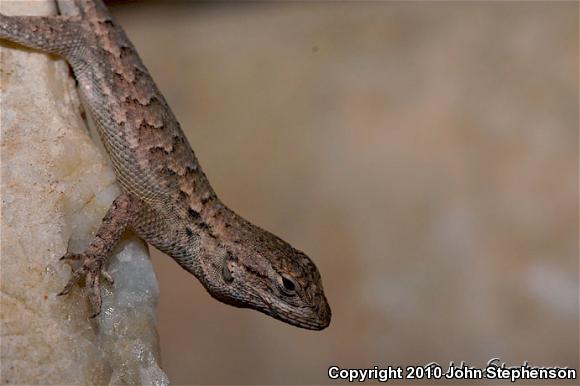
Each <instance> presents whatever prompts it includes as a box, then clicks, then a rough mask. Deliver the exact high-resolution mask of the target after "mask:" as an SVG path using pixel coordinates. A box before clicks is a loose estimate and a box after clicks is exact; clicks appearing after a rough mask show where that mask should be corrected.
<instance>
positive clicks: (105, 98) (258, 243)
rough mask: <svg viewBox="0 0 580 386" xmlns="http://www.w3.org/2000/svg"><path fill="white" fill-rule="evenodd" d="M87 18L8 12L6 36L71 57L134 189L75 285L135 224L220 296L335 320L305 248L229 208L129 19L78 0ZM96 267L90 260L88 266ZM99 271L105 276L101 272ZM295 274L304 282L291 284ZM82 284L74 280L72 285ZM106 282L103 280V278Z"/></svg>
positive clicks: (298, 316) (121, 175) (102, 132)
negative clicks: (130, 32)
mask: <svg viewBox="0 0 580 386" xmlns="http://www.w3.org/2000/svg"><path fill="white" fill-rule="evenodd" d="M72 1H73V3H74V4H75V6H76V8H77V10H78V12H79V13H78V17H75V18H72V19H71V18H69V17H62V18H58V17H56V18H29V17H6V16H4V15H0V37H1V38H6V39H9V40H12V41H15V42H19V43H21V44H24V45H27V46H29V47H33V48H38V49H41V50H44V51H48V52H54V53H57V54H60V55H62V56H64V57H65V58H66V59H67V61H68V62H69V63H70V65H71V67H72V69H73V72H74V74H75V77H76V79H77V81H78V84H79V90H80V94H81V96H82V99H83V100H84V102H85V105H86V107H87V109H88V112H89V114H90V115H91V117H93V119H94V121H95V123H96V126H97V131H98V133H99V136H100V137H101V139H102V142H103V144H104V146H105V149H106V151H107V153H108V154H109V156H110V159H111V162H112V164H113V167H114V169H115V172H116V174H117V178H118V180H119V182H120V184H121V186H122V187H123V190H124V193H123V194H122V195H121V196H119V198H118V199H117V200H116V204H115V205H113V206H112V207H111V209H110V210H109V213H108V214H107V217H106V219H105V221H104V222H103V224H102V225H101V228H100V229H99V232H98V234H99V235H104V236H103V237H104V238H102V239H100V240H96V244H94V245H95V246H94V250H91V251H90V254H87V253H85V254H83V255H78V256H84V257H83V260H84V262H83V264H82V265H81V267H85V268H82V269H80V270H76V271H75V272H74V274H73V278H72V279H71V281H70V282H69V284H68V285H67V288H68V289H70V287H71V285H72V284H74V282H75V281H76V280H77V279H78V278H79V277H81V276H83V275H85V274H87V272H85V271H83V269H85V270H86V269H89V268H90V269H89V270H90V272H89V273H90V275H88V276H87V277H89V278H92V279H91V280H92V281H91V280H89V287H90V289H91V292H92V293H93V296H94V297H93V300H94V301H93V304H95V308H96V309H97V313H98V308H99V307H100V296H99V295H98V294H99V291H98V280H96V279H95V277H98V274H99V272H101V270H102V268H103V267H104V262H105V261H106V257H107V254H108V252H109V251H110V249H111V248H112V246H113V245H114V244H115V243H116V242H117V240H118V237H119V236H120V234H121V233H122V232H123V231H124V229H125V228H126V227H132V228H133V229H134V230H135V231H136V232H137V233H138V234H139V235H140V236H141V237H142V238H144V239H145V240H146V241H147V242H149V243H150V244H152V245H154V246H156V247H157V248H159V249H160V250H162V251H163V252H165V253H167V254H168V255H170V256H171V257H172V258H173V259H175V260H176V261H177V262H178V263H179V264H180V265H181V266H182V267H183V268H185V269H186V270H188V271H190V272H192V273H193V274H194V275H195V276H196V277H197V278H198V279H199V280H200V281H201V282H202V283H203V285H204V287H205V288H206V289H207V290H208V291H209V292H210V293H211V294H212V295H213V296H214V297H216V298H217V299H219V300H222V301H224V302H226V303H229V304H232V305H235V306H240V307H251V308H254V309H256V310H259V311H261V312H264V313H266V314H269V315H271V316H273V317H275V318H278V319H280V320H283V321H286V322H288V323H291V324H295V325H297V326H300V327H304V328H311V329H321V328H324V327H326V326H327V325H328V323H329V322H330V308H329V306H328V303H327V302H326V298H325V297H324V293H323V290H322V284H321V279H320V275H319V273H318V270H317V269H316V267H315V266H314V264H313V263H312V261H311V260H310V259H309V258H308V257H307V256H306V255H305V254H304V253H302V252H300V251H298V250H296V249H294V248H293V247H292V246H290V245H289V244H288V243H286V242H284V241H283V240H281V239H280V238H278V237H276V236H275V235H273V234H271V233H269V232H267V231H265V230H263V229H261V228H259V227H257V226H255V225H253V224H251V223H250V222H248V221H246V220H244V219H243V218H242V217H240V216H238V215H237V214H235V213H234V212H233V211H231V210H230V209H228V208H227V207H225V206H224V205H223V204H222V203H221V201H220V200H219V198H218V197H217V196H216V194H215V192H214V191H213V189H212V188H211V186H210V184H209V181H208V179H207V177H206V176H205V174H204V172H203V170H202V169H201V167H200V165H199V163H198V161H197V159H196V157H195V154H194V153H193V151H192V149H191V147H190V145H189V142H188V141H187V139H186V138H185V135H184V134H183V132H182V130H181V128H180V126H179V124H178V123H177V120H176V118H175V116H174V115H173V113H172V112H171V110H170V108H169V106H168V105H167V102H166V101H165V99H164V98H163V96H162V95H161V93H160V92H159V90H158V89H157V87H156V85H155V83H154V82H153V79H152V78H151V76H150V75H149V73H148V72H147V69H146V67H145V66H144V64H143V63H142V62H141V59H140V58H139V56H138V54H137V52H136V51H135V49H134V47H133V45H132V44H131V42H130V41H129V39H128V38H127V36H126V35H125V33H124V31H123V30H122V28H121V27H120V26H119V25H117V24H116V22H115V21H114V20H113V18H112V17H111V16H110V15H109V13H108V11H107V9H106V7H105V6H104V4H103V3H102V2H101V1H100V0H91V1H89V0H72ZM87 267H88V268H87ZM95 275H97V276H95ZM283 279H284V280H286V282H288V281H291V282H292V283H293V286H295V291H294V292H293V293H292V294H291V295H289V294H288V291H290V290H289V289H288V288H286V289H284V288H282V287H281V285H282V283H284V280H283ZM71 283H72V284H71ZM95 283H96V284H95Z"/></svg>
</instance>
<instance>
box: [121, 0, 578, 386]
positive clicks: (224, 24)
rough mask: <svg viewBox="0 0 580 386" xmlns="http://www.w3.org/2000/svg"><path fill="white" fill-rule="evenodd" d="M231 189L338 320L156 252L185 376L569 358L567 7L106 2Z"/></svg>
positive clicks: (574, 187) (574, 330)
mask: <svg viewBox="0 0 580 386" xmlns="http://www.w3.org/2000/svg"><path fill="white" fill-rule="evenodd" d="M109 4H110V6H111V8H112V11H113V13H114V14H115V15H116V16H117V17H118V19H119V20H120V22H121V23H122V24H123V26H124V27H125V28H126V30H127V33H128V34H129V36H130V37H131V38H132V40H133V42H134V43H135V45H136V46H137V48H138V50H139V52H140V53H141V55H142V57H143V60H144V62H145V63H146V65H147V66H148V67H149V69H150V70H151V72H152V74H153V76H154V78H155V79H156V80H157V83H158V85H159V87H160V88H161V90H162V91H163V92H164V94H165V96H166V98H167V100H168V101H169V104H170V105H171V106H172V108H173V109H174V112H175V113H176V115H177V117H178V119H179V120H180V122H181V124H182V127H183V128H184V130H185V131H186V132H187V135H188V137H189V139H190V141H191V143H192V146H193V148H194V149H195V151H196V153H197V155H198V157H199V159H200V161H201V164H202V166H203V167H204V168H205V171H206V173H207V175H208V176H209V178H210V180H211V181H212V183H213V186H214V188H215V189H216V191H217V192H218V194H219V195H220V196H221V197H222V199H223V200H224V201H225V202H226V203H227V204H229V205H230V206H231V207H232V208H234V209H235V210H236V211H238V212H239V213H240V214H242V215H244V216H245V217H247V218H248V219H250V220H252V221H254V222H255V223H257V224H259V225H261V226H263V227H264V228H267V229H268V230H270V231H272V232H274V233H276V234H278V235H279V236H281V237H283V238H284V239H286V240H288V241H290V242H291V243H292V244H294V245H295V246H297V247H298V248H300V249H302V250H304V251H305V252H307V253H308V254H309V255H310V256H311V257H313V259H314V260H315V262H316V263H317V265H318V267H319V269H320V270H321V272H322V275H323V280H324V285H325V289H326V293H327V296H328V298H329V301H330V304H331V306H332V310H333V321H332V324H331V326H330V327H329V328H328V329H326V330H324V331H322V332H310V331H305V330H300V329H297V328H294V327H290V326H287V325H284V324H282V323H280V322H277V321H275V320H273V319H269V318H267V317H265V316H263V315H261V314H258V313H256V312H254V311H248V310H239V309H234V308H231V307H228V306H225V305H223V304H221V303H218V302H216V301H215V300H213V299H212V298H210V296H209V295H208V294H207V293H206V292H205V290H204V289H203V288H202V287H201V285H200V284H199V283H198V282H197V280H195V279H194V278H193V277H191V276H190V275H189V274H188V273H186V272H185V271H183V270H181V269H180V268H179V267H178V266H177V264H175V263H174V262H173V261H172V260H171V259H170V258H168V257H167V256H164V255H162V254H161V253H159V252H157V251H155V252H154V256H153V260H154V263H155V265H156V270H157V274H158V278H159V281H160V286H161V302H160V305H159V312H160V320H159V333H160V335H161V344H162V354H163V362H164V367H165V369H166V371H167V373H168V375H169V377H170V378H171V379H172V381H173V382H174V383H175V384H187V383H197V384H231V383H235V384H272V383H276V384H280V383H283V384H301V383H306V384H314V383H316V384H320V383H323V384H324V383H329V380H328V379H327V376H326V374H327V369H328V367H329V366H330V365H334V364H335V365H339V366H341V367H359V366H360V367H372V366H373V365H379V366H388V365H411V364H417V365H418V364H425V363H427V362H431V361H437V362H439V363H441V364H445V365H446V364H447V363H448V362H449V361H451V360H453V361H456V362H460V361H462V360H465V361H467V362H469V364H471V365H474V366H484V365H485V363H486V362H487V360H489V359H490V358H492V357H499V358H501V359H502V360H505V361H506V362H508V364H511V365H519V364H521V363H522V362H523V361H524V360H527V361H529V362H530V363H531V364H533V365H538V366H540V365H543V366H554V365H560V366H570V367H575V368H578V345H579V337H578V328H579V320H578V296H579V285H578V4H577V3H574V2H567V3H565V2H517V3H516V2H511V3H509V2H492V3H479V2H453V3H440V2H408V3H406V2H360V3H358V2H346V3H341V2H312V3H309V2H306V3H304V2H296V3H287V2H286V3H285V2H283V3H235V4H234V3H195V2H162V1H150V2H142V1H132V2H121V3H115V2H110V3H109Z"/></svg>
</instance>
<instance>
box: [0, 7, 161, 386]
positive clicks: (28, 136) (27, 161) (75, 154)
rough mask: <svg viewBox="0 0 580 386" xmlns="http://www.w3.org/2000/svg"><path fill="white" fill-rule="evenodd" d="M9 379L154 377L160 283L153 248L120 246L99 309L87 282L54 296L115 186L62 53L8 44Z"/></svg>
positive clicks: (18, 10)
mask: <svg viewBox="0 0 580 386" xmlns="http://www.w3.org/2000/svg"><path fill="white" fill-rule="evenodd" d="M0 10H1V12H3V13H6V14H27V15H46V14H52V13H54V12H55V5H54V3H53V1H52V0H50V1H34V2H12V1H2V2H0ZM0 44H1V46H0V49H1V52H0V55H1V62H0V77H1V78H0V79H1V80H0V108H1V110H0V112H1V116H0V125H1V196H2V213H1V215H2V217H1V261H0V268H1V273H0V279H1V280H0V307H1V313H0V327H1V331H0V332H1V342H0V349H1V361H0V362H1V367H0V370H1V376H0V382H1V383H2V384H107V383H109V384H119V383H124V384H158V385H163V384H167V383H168V379H167V377H166V375H165V374H164V373H163V371H162V370H161V369H160V355H159V346H158V336H157V332H156V330H155V326H156V322H157V316H156V311H155V307H156V303H157V298H158V292H159V291H158V286H157V281H156V278H155V274H154V272H153V269H152V265H151V262H150V260H149V257H148V251H147V248H146V246H145V245H144V244H143V243H142V242H141V241H139V240H138V239H137V238H135V237H134V236H132V235H130V234H128V235H126V237H125V238H124V239H123V240H122V242H121V243H120V244H119V246H118V247H117V248H116V249H115V253H114V256H112V258H111V259H110V262H109V272H110V273H111V274H112V275H113V277H114V278H115V280H116V282H115V285H114V291H113V290H112V288H111V287H106V288H105V289H104V293H103V295H104V296H103V312H102V313H101V315H100V316H99V317H97V318H96V319H94V320H91V319H89V315H90V313H91V309H90V306H89V304H88V302H87V300H86V296H85V293H84V288H82V287H75V288H74V290H73V291H72V292H71V293H70V294H69V295H67V296H64V297H57V296H56V294H57V293H58V292H59V291H60V290H61V289H62V288H63V286H64V285H65V283H66V282H67V280H68V278H69V277H70V273H71V268H70V266H69V265H68V264H66V263H64V262H61V261H59V257H60V256H62V255H63V254H64V253H65V252H66V250H67V248H70V250H72V251H82V250H83V249H84V248H85V247H86V246H87V245H88V243H89V242H90V239H91V237H92V235H94V233H95V232H96V230H97V228H98V226H99V224H100V222H101V219H102V217H103V216H104V214H105V212H106V211H107V209H108V207H109V205H110V203H111V202H112V201H113V199H114V198H115V197H116V195H117V194H118V193H119V188H118V186H117V185H116V184H115V176H114V173H113V171H112V169H111V168H110V166H109V165H108V164H107V161H106V158H105V157H104V156H103V155H102V154H101V153H100V152H99V149H98V147H97V146H96V145H95V143H94V142H93V140H92V139H91V135H90V134H89V132H88V131H87V129H86V124H85V122H84V121H83V119H82V115H81V113H80V112H81V107H80V103H79V99H78V96H77V94H76V90H75V86H74V80H73V79H72V78H71V77H70V75H69V69H68V67H67V65H66V63H65V62H64V61H63V60H60V59H58V58H55V57H49V56H47V55H44V54H42V53H37V52H33V51H31V50H26V49H23V48H21V47H17V46H15V45H12V44H10V43H6V42H0Z"/></svg>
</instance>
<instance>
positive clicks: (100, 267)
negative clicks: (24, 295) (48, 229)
mask: <svg viewBox="0 0 580 386" xmlns="http://www.w3.org/2000/svg"><path fill="white" fill-rule="evenodd" d="M60 259H61V260H81V265H80V266H79V267H78V268H76V269H74V270H73V273H72V277H71V278H70V280H69V281H68V283H67V284H66V286H65V287H64V289H63V290H62V291H61V292H60V293H59V294H58V296H61V295H66V294H68V293H69V292H70V290H71V289H72V287H73V286H74V285H75V284H76V283H77V282H78V281H79V280H81V278H83V277H84V278H85V283H86V287H87V289H88V291H89V292H88V297H89V300H90V302H91V304H92V306H93V310H94V313H93V314H92V315H91V316H90V318H91V319H93V318H94V317H96V316H97V315H99V314H100V313H101V305H102V299H101V287H100V285H101V284H100V279H101V276H102V277H103V278H104V279H105V280H106V281H108V282H109V283H110V284H113V283H114V281H113V278H112V277H111V275H110V274H109V273H108V272H107V271H106V270H105V261H106V260H107V256H103V255H95V254H89V253H83V254H76V253H67V254H66V255H64V256H63V257H61V258H60Z"/></svg>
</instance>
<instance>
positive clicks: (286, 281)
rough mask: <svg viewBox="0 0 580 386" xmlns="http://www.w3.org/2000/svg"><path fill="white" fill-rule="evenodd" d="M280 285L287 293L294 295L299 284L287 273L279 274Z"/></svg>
mask: <svg viewBox="0 0 580 386" xmlns="http://www.w3.org/2000/svg"><path fill="white" fill-rule="evenodd" d="M278 285H279V287H280V289H281V290H282V292H284V293H285V294H286V295H289V296H293V295H295V294H296V288H297V287H298V285H297V284H296V282H295V281H294V280H293V279H292V278H291V277H289V276H287V275H282V276H279V277H278Z"/></svg>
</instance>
